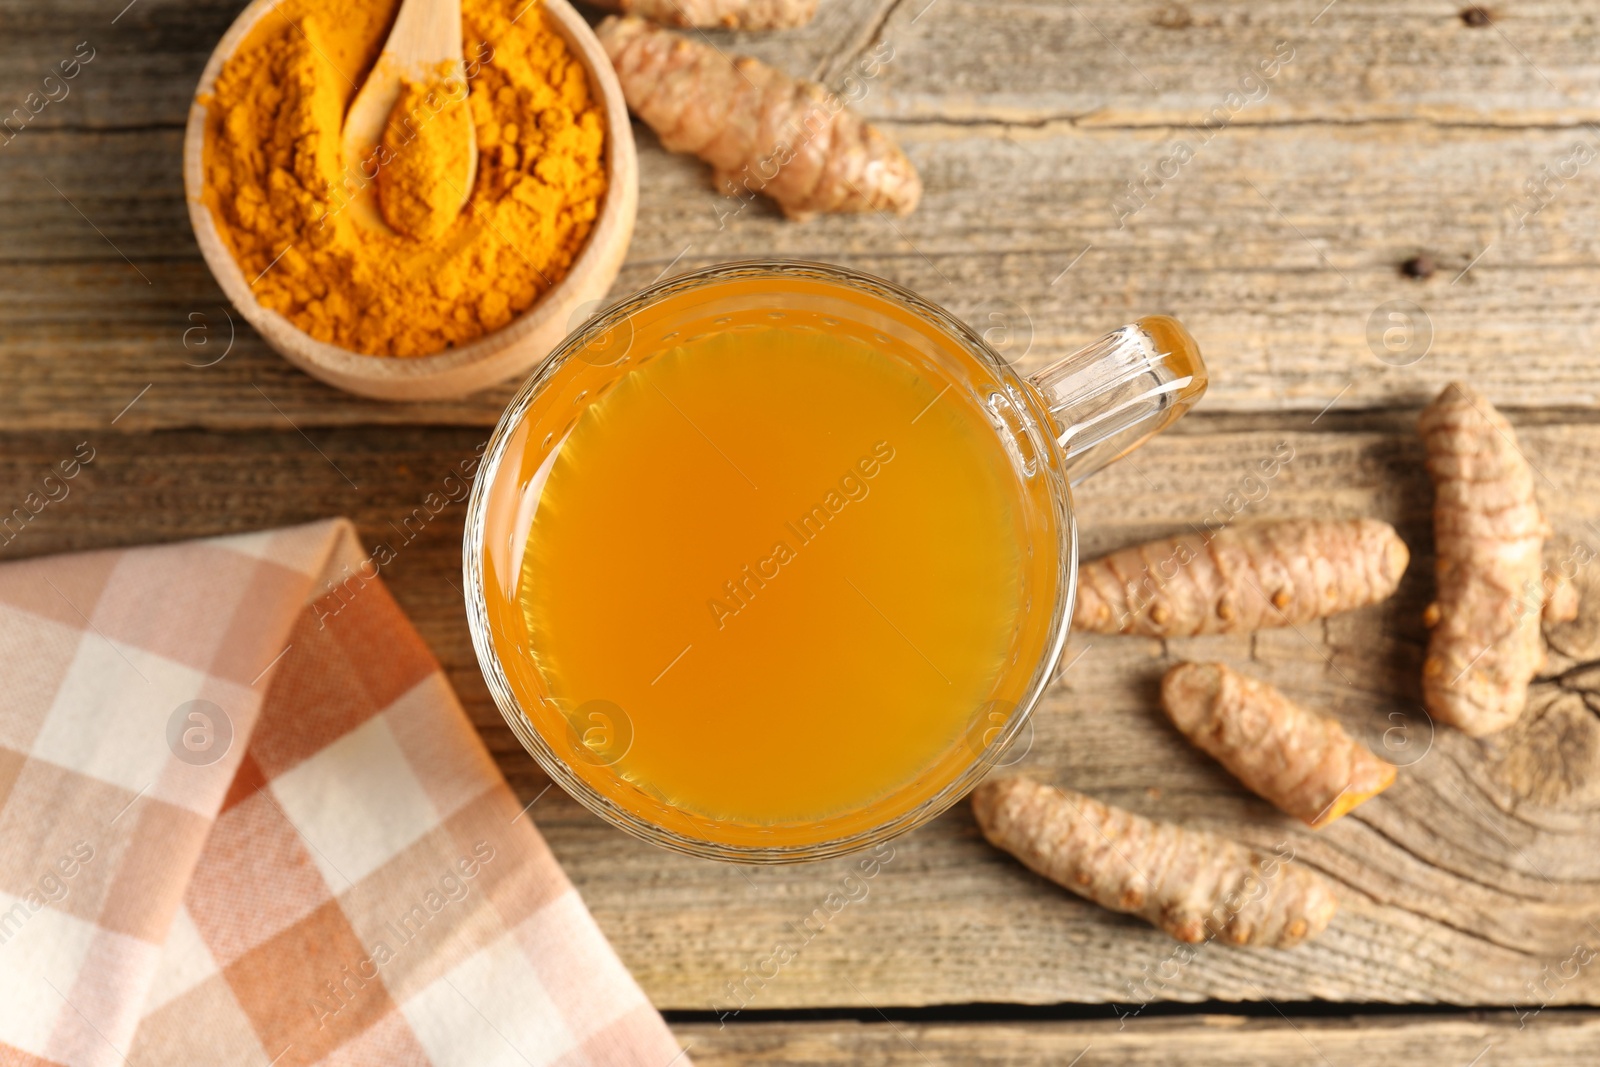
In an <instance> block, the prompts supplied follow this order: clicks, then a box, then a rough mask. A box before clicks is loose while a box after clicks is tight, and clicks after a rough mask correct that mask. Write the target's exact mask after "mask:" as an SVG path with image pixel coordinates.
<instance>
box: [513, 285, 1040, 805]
mask: <svg viewBox="0 0 1600 1067" xmlns="http://www.w3.org/2000/svg"><path fill="white" fill-rule="evenodd" d="M774 317H778V316H774ZM556 448H557V451H556V453H555V456H554V459H553V462H552V463H551V465H550V467H549V471H548V478H547V480H546V481H545V483H544V485H543V487H542V489H541V490H539V491H538V496H537V506H536V509H535V510H534V513H533V518H532V524H531V527H529V534H528V539H527V542H526V549H525V551H524V553H523V555H522V568H521V572H520V579H519V582H518V586H517V599H518V601H519V604H520V608H521V613H522V618H523V620H524V621H525V623H526V627H527V641H528V645H527V652H528V653H529V654H530V655H531V656H532V658H533V660H534V663H535V665H536V667H537V671H538V673H539V675H540V676H541V677H542V680H543V684H544V688H545V690H546V692H547V693H548V695H549V697H551V698H553V700H554V702H555V703H556V705H558V706H559V707H560V708H561V709H562V713H563V714H564V715H566V717H567V719H568V721H569V722H570V723H572V724H573V725H574V726H575V728H576V731H577V733H578V734H579V735H580V736H582V738H583V741H584V742H586V743H588V744H589V745H590V746H591V747H593V748H595V749H596V751H597V753H599V754H601V755H603V757H604V760H603V761H604V763H605V765H606V766H607V767H608V768H609V773H611V774H613V775H616V776H618V777H620V778H621V779H622V780H623V781H625V782H626V783H628V784H629V786H630V787H631V788H633V789H636V790H638V791H640V792H641V793H643V794H645V795H647V796H649V797H651V798H654V799H656V800H658V801H660V802H663V803H665V804H666V805H669V806H671V807H674V808H677V809H679V810H683V811H687V812H692V813H695V814H696V815H698V816H702V817H704V818H707V819H711V820H717V821H723V822H735V823H741V824H746V825H757V826H761V825H765V826H778V825H782V824H786V823H787V824H794V823H804V822H807V821H814V820H819V819H826V818H830V817H835V816H838V815H840V814H841V813H848V812H853V811H858V810H861V809H864V808H867V807H869V806H870V805H872V804H873V803H874V802H876V801H878V800H880V799H882V798H884V797H886V796H889V795H891V794H894V793H895V792H896V791H898V790H901V789H903V788H904V787H905V786H906V785H907V783H910V782H912V781H913V780H915V779H918V778H919V777H923V778H925V777H926V776H927V775H928V774H929V773H930V768H934V767H946V768H953V769H951V770H950V771H949V774H948V777H954V774H956V773H959V769H960V767H961V766H964V765H966V764H970V763H971V761H972V759H974V758H975V757H976V755H977V751H970V752H969V753H968V754H966V755H964V756H963V746H965V747H966V748H967V749H970V748H971V745H972V741H971V738H972V736H973V731H972V728H973V725H974V723H975V721H977V720H978V716H980V714H983V713H984V705H985V702H986V701H987V700H989V699H990V698H991V697H992V696H993V695H994V693H995V689H996V685H997V682H998V681H999V680H1000V679H1001V678H1002V677H1003V676H1004V675H1005V674H1006V672H1007V670H1008V669H1009V668H1010V666H1011V664H1010V662H1009V660H1010V656H1011V654H1012V646H1013V641H1014V639H1015V635H1016V633H1017V630H1018V627H1019V622H1018V618H1019V613H1020V611H1021V604H1022V599H1023V596H1024V590H1025V589H1026V588H1027V579H1026V577H1025V575H1024V573H1023V571H1024V562H1023V560H1022V558H1021V557H1022V554H1023V552H1024V549H1025V545H1026V543H1027V541H1026V539H1027V533H1026V530H1025V529H1024V524H1023V519H1022V516H1021V514H1020V512H1021V510H1022V507H1023V505H1022V504H1020V503H1019V502H1018V501H1019V499H1020V498H1019V495H1018V493H1017V490H1016V488H1015V485H1016V479H1017V475H1016V473H1015V471H1014V469H1013V465H1012V462H1011V460H1010V459H1009V458H1008V456H1007V454H1006V452H1005V450H1004V448H1003V446H1002V444H1001V441H1000V439H999V438H998V437H997V436H996V434H995V431H994V430H993V429H992V428H991V427H990V425H989V424H988V422H987V421H986V415H985V413H984V412H983V411H982V410H981V409H980V408H978V407H977V406H976V404H974V402H973V399H972V396H971V391H970V389H967V388H964V387H962V386H960V385H959V384H955V383H953V382H952V381H951V380H948V379H945V378H941V377H939V376H937V375H936V374H935V373H934V372H932V371H930V370H929V369H927V368H926V367H913V366H912V365H911V364H910V363H909V362H907V361H904V360H902V359H899V358H896V357H894V356H891V355H889V354H886V353H885V352H882V351H879V350H878V349H876V348H874V347H873V346H871V344H870V343H864V342H862V341H861V340H858V339H856V338H853V337H847V336H843V335H837V336H835V335H829V334H828V333H826V332H822V331H819V330H815V329H810V330H806V329H795V328H782V329H779V328H771V327H767V326H762V325H752V324H749V323H746V324H744V325H742V326H741V327H740V328H738V329H727V330H721V331H715V332H711V333H708V334H705V335H703V336H701V337H700V338H698V339H692V340H691V341H690V342H687V343H680V344H679V345H678V346H677V347H675V348H670V349H666V350H665V351H663V352H661V353H660V354H659V355H657V356H656V357H655V358H653V359H649V360H647V361H643V362H642V365H637V366H635V369H633V370H632V371H631V372H629V373H628V374H626V375H625V376H624V377H622V378H621V379H620V380H619V381H617V382H616V384H615V385H614V386H613V387H612V388H611V389H610V391H609V392H607V393H606V394H605V395H604V397H603V398H602V399H600V400H599V401H597V402H593V403H591V404H590V405H589V406H588V407H587V408H586V409H585V410H584V413H583V414H582V415H581V416H580V417H579V418H578V419H577V421H576V423H575V424H573V426H572V428H571V430H570V433H569V434H568V436H567V437H566V439H565V441H564V443H561V444H559V445H557V446H556ZM595 709H600V711H601V712H602V714H600V715H596V714H594V711H595ZM596 723H598V724H601V726H600V727H599V728H593V727H592V724H596ZM541 729H544V727H541ZM979 736H981V730H980V731H979ZM553 747H556V748H557V750H558V751H565V749H564V748H563V747H562V746H561V745H560V744H555V745H554V746H553ZM981 747H982V743H981V742H980V743H979V744H978V746H977V748H978V750H981Z"/></svg>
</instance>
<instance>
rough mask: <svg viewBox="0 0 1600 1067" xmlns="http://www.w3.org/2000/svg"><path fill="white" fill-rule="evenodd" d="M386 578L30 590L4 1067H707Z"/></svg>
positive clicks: (169, 579)
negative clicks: (633, 972) (664, 1016)
mask: <svg viewBox="0 0 1600 1067" xmlns="http://www.w3.org/2000/svg"><path fill="white" fill-rule="evenodd" d="M363 563H364V553H363V552H362V551H361V547H360V544H359V542H358V540H357V538H356V535H355V531H354V528H353V527H352V526H351V525H350V524H349V523H348V522H346V521H343V520H339V521H333V522H323V523H317V524H313V525H310V526H301V527H296V528H292V529H287V530H280V531H272V532H266V533H259V534H251V535H247V536H241V537H227V538H219V539H214V540H208V541H196V542H191V543H187V544H181V545H169V546H158V547H149V548H139V549H133V550H119V551H106V552H91V553H87V554H83V555H75V556H59V557H52V558H45V559H38V560H28V561H24V562H19V563H10V564H6V565H4V566H0V671H3V677H4V681H5V684H4V685H0V1065H18V1067H32V1065H36V1064H62V1065H67V1067H80V1065H81V1067H100V1065H110V1064H121V1063H126V1064H132V1065H135V1067H145V1065H152V1067H183V1065H189V1064H195V1065H200V1064H204V1065H208V1067H209V1065H213V1064H239V1065H241V1067H244V1065H253V1067H266V1065H268V1064H271V1065H273V1067H288V1065H290V1064H311V1063H317V1064H352V1065H353V1064H374V1065H380V1064H381V1065H392V1064H436V1065H446V1064H449V1065H456V1064H459V1065H462V1067H469V1065H470V1067H489V1065H499V1064H507V1065H534V1067H543V1065H545V1064H559V1065H562V1067H569V1065H570V1067H577V1065H581V1064H634V1065H641V1067H667V1065H668V1064H669V1063H675V1064H683V1063H686V1062H687V1061H686V1059H685V1058H684V1057H683V1056H682V1055H681V1053H680V1052H679V1049H678V1046H677V1044H676V1042H675V1041H674V1040H673V1038H672V1036H671V1034H670V1033H669V1032H668V1030H667V1028H666V1026H665V1024H664V1023H663V1022H662V1020H661V1017H660V1016H659V1015H658V1014H656V1012H655V1010H654V1009H653V1008H652V1007H651V1006H650V1004H649V1002H648V1001H647V1000H646V999H645V996H644V994H643V993H642V992H641V991H640V989H639V987H638V986H637V985H636V984H635V983H634V981H633V979H632V978H631V977H630V976H629V975H628V973H627V971H626V970H625V969H624V968H623V967H622V964H621V963H620V962H619V961H618V960H617V958H616V956H615V955H614V954H613V953H612V951H611V948H610V946H609V945H608V944H607V943H606V942H605V939H604V938H603V936H602V935H601V933H600V931H599V929H598V928H597V927H596V926H595V924H594V921H593V919H592V918H591V917H590V916H589V913H588V911H587V910H586V909H585V908H584V906H583V904H582V902H581V901H580V900H579V899H578V897H577V895H576V893H575V892H574V890H573V888H572V886H571V884H570V883H568V881H567V879H566V877H565V876H564V875H563V874H562V872H561V869H560V868H559V866H557V864H556V861H555V859H554V857H553V856H552V855H551V853H550V851H549V850H548V849H547V848H546V847H545V844H544V841H543V840H542V839H541V838H540V836H539V834H538V832H537V831H536V830H535V829H534V827H533V823H532V820H531V819H530V818H529V817H528V816H527V815H526V814H525V813H524V812H523V811H522V809H521V806H520V805H519V804H518V803H517V800H516V798H515V797H514V796H513V794H512V793H511V791H510V790H509V789H508V788H507V787H506V784H505V782H504V780H503V779H502V778H501V777H500V774H499V772H498V770H497V769H496V768H495V765H494V763H493V762H492V761H491V760H490V758H489V755H488V753H487V752H486V751H485V749H484V748H483V745H482V743H481V742H480V741H479V739H478V736H477V734H476V733H475V732H474V731H473V729H472V727H471V725H470V724H469V723H468V721H467V719H466V716H465V714H464V713H463V712H462V710H461V707H460V705H459V704H458V703H457V701H456V698H455V695H454V693H452V692H451V690H450V687H449V685H448V684H447V683H446V682H445V680H444V678H443V676H442V675H441V673H440V670H439V666H438V664H437V663H436V662H435V661H434V660H433V657H432V656H431V655H430V654H429V653H428V650H427V649H426V648H425V647H424V646H423V644H422V642H421V640H420V639H419V638H418V636H417V634H416V632H415V631H414V630H413V629H412V628H411V626H410V624H409V623H408V622H407V621H406V619H405V617H404V616H403V615H402V614H401V613H400V611H399V609H398V608H397V607H396V605H395V603H394V601H393V600H392V599H391V598H390V597H389V594H388V592H387V591H386V590H385V589H384V587H383V585H382V583H381V582H380V581H378V580H377V579H376V577H375V576H374V577H371V578H367V577H365V576H366V575H372V574H374V571H373V569H372V567H371V565H370V563H367V564H365V565H363Z"/></svg>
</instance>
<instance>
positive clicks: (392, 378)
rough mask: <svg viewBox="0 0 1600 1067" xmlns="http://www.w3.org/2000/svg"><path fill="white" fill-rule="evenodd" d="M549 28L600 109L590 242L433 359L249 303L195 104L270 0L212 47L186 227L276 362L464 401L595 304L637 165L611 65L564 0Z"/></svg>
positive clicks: (551, 0)
mask: <svg viewBox="0 0 1600 1067" xmlns="http://www.w3.org/2000/svg"><path fill="white" fill-rule="evenodd" d="M541 2H542V3H543V5H544V9H545V10H546V11H547V12H549V13H550V16H551V21H552V22H553V23H554V24H555V26H556V28H557V30H558V31H559V32H560V33H561V35H562V36H563V37H565V38H566V40H567V43H568V45H570V46H571V48H572V51H573V53H574V54H575V55H576V56H577V57H578V60H579V62H581V63H582V64H583V65H584V67H585V68H586V69H587V70H588V72H589V85H590V88H591V91H592V92H594V93H595V94H596V95H597V96H598V97H599V99H600V100H601V102H602V103H603V104H604V107H605V114H606V177H607V181H608V184H607V188H606V195H605V199H604V201H603V202H602V203H601V206H600V213H599V215H598V217H597V218H596V219H595V224H594V228H593V229H591V230H590V232H589V239H588V241H587V242H586V243H585V244H584V247H583V250H582V251H581V252H579V253H578V258H577V259H576V260H575V261H574V262H573V264H572V268H571V270H569V271H568V272H567V274H566V276H565V277H563V278H562V279H561V281H559V282H558V283H556V285H555V287H554V288H552V289H550V290H549V291H548V292H546V293H545V294H544V295H543V296H542V297H540V298H539V300H538V301H537V302H536V303H534V305H533V306H532V307H530V308H528V309H527V310H526V311H524V312H523V313H522V314H520V315H518V316H517V317H516V318H514V319H512V320H511V321H510V322H509V323H507V324H506V325H505V326H502V327H501V328H500V329H498V330H495V331H493V332H492V333H487V334H484V335H483V336H482V337H480V338H478V339H477V340H475V341H472V342H470V343H468V344H464V345H462V346H460V347H459V348H450V349H446V350H445V351H443V352H440V353H438V354H437V355H432V356H370V355H366V354H364V353H360V352H352V351H351V350H349V349H347V348H340V347H339V346H338V345H332V344H328V343H327V342H325V341H318V340H316V339H315V338H313V337H312V336H311V335H310V334H308V333H306V332H305V331H304V330H302V329H300V328H299V327H298V326H296V325H294V323H292V322H290V321H289V320H288V319H287V318H285V317H284V316H283V315H281V314H279V313H278V312H276V311H272V310H270V309H268V308H264V307H262V306H261V305H260V304H259V303H257V302H256V298H255V294H254V293H253V292H252V291H251V289H250V283H249V282H248V281H246V279H245V277H244V273H243V271H241V270H240V269H239V264H238V262H237V261H235V260H234V258H233V253H232V252H230V251H229V250H228V246H227V245H226V244H224V243H223V241H222V238H221V236H220V235H219V234H218V233H217V226H216V221H215V220H214V219H213V218H212V217H211V209H210V208H208V207H207V206H206V204H205V201H204V200H203V198H202V190H203V188H204V179H205V167H204V149H205V136H206V108H205V105H204V104H202V103H201V102H200V100H201V97H203V96H205V95H207V94H209V93H210V92H211V90H212V87H213V86H214V85H215V84H216V80H217V75H218V74H220V73H221V71H222V65H223V64H224V63H225V62H227V60H228V57H229V56H231V55H232V54H233V51H234V49H236V48H237V47H238V46H239V44H240V42H242V41H243V40H244V39H245V37H246V36H247V35H248V34H249V33H250V31H251V30H252V29H253V28H254V27H255V24H256V22H257V20H259V19H260V18H262V17H263V16H264V15H266V14H267V13H268V12H270V11H271V10H272V9H273V7H274V6H275V4H276V3H277V0H254V2H253V3H251V4H250V6H249V7H247V8H245V9H244V11H242V12H241V13H240V14H239V17H238V18H237V19H235V20H234V23H233V25H232V26H230V27H229V28H228V32H227V33H226V34H224V35H223V37H222V40H221V41H220V42H218V44H217V47H216V50H215V51H214V52H212V53H211V59H210V60H209V61H208V62H207V63H206V69H205V72H204V73H202V74H201V75H200V85H199V87H198V88H197V89H196V90H195V99H194V103H193V104H191V105H190V108H189V124H188V127H187V129H185V131H184V135H183V186H184V192H185V193H186V195H187V197H188V200H189V221H190V222H191V223H192V224H193V225H194V235H195V239H196V240H197V241H198V242H199V243H200V252H201V254H203V255H204V256H205V260H206V264H207V265H208V266H209V267H210V268H211V273H212V274H213V275H215V276H216V279H217V283H218V284H219V285H221V286H222V291H223V292H224V293H226V294H228V299H229V300H231V301H233V305H234V307H236V308H238V309H239V312H240V314H242V315H243V316H244V317H245V319H246V320H248V321H249V323H250V325H252V326H254V327H255V328H256V330H257V331H258V332H259V333H260V334H261V336H262V337H264V338H266V341H267V343H268V344H269V345H271V346H272V347H273V348H275V349H277V350H278V351H279V352H280V353H282V355H283V357H284V358H285V359H287V360H288V361H289V362H290V363H293V364H294V365H295V366H297V367H299V368H300V369H301V370H303V371H305V372H306V373H307V374H310V375H311V376H312V377H315V378H320V379H322V380H323V381H325V382H327V383H329V384H330V385H336V386H338V387H339V388H340V389H344V390H347V391H349V392H352V393H357V394H359V395H361V396H369V397H376V398H378V399H380V400H435V399H444V398H447V397H456V396H461V395H462V394H464V393H470V392H473V391H475V390H478V389H482V388H485V387H486V386H490V385H493V384H495V383H496V382H500V381H504V380H505V379H507V378H511V377H514V376H518V375H522V374H526V373H527V372H528V371H529V370H530V369H531V368H532V367H533V366H534V365H535V364H536V363H538V362H539V361H540V360H541V359H543V358H544V357H545V356H547V355H549V354H550V350H551V349H553V348H554V347H555V346H556V345H557V344H558V343H559V342H560V341H561V339H562V338H563V337H565V336H566V335H567V332H568V326H569V322H570V320H571V318H572V316H573V313H574V312H575V311H576V310H577V309H578V308H580V307H582V306H583V305H584V304H587V303H590V302H592V301H596V300H599V299H600V298H601V297H603V296H604V295H605V294H606V291H607V290H608V289H610V288H611V283H612V282H613V281H615V280H616V277H617V271H618V269H619V268H620V267H621V266H622V259H623V257H624V256H625V255H626V254H627V251H628V241H629V239H630V238H632V236H633V219H634V214H635V212H636V211H637V209H638V204H639V163H638V157H637V156H636V154H635V151H634V145H633V129H632V127H631V126H630V125H629V122H628V108H627V105H626V104H625V103H624V102H623V99H622V86H620V85H619V84H617V75H616V72H615V71H613V70H612V69H611V61H610V60H609V59H607V58H606V54H605V51H604V50H603V49H602V48H601V47H600V42H599V41H598V40H597V39H596V38H595V35H594V31H593V30H591V29H589V26H588V24H587V23H585V22H584V21H583V19H582V18H581V17H579V15H578V13H577V12H576V11H574V10H573V9H572V6H571V5H570V4H569V3H567V0H541Z"/></svg>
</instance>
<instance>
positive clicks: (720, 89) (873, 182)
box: [597, 16, 922, 220]
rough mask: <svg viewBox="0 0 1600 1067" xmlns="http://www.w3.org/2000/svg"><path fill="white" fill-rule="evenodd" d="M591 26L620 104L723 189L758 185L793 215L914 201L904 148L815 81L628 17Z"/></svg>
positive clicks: (904, 206)
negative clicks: (613, 71) (694, 159)
mask: <svg viewBox="0 0 1600 1067" xmlns="http://www.w3.org/2000/svg"><path fill="white" fill-rule="evenodd" d="M597 32H598V34H599V36H600V42H601V44H603V45H604V46H605V49H606V53H607V54H608V55H609V56H610V57H611V62H612V64H613V65H614V66H615V67H616V68H617V77H618V78H619V79H620V80H621V82H622V93H623V96H625V97H626V98H627V101H628V107H629V108H630V109H631V110H632V111H633V113H634V114H635V115H637V116H639V118H641V119H643V120H644V121H645V123H646V124H648V125H649V126H650V128H651V129H653V130H655V131H656V133H657V134H658V135H659V136H660V137H661V143H662V145H664V146H665V147H666V148H667V149H668V150H669V151H673V152H691V153H693V154H694V155H697V156H699V157H700V158H701V159H703V160H705V161H706V162H707V163H710V164H711V166H712V168H713V170H714V171H715V174H716V179H717V184H718V185H719V186H720V187H721V188H722V189H723V191H724V192H727V193H728V194H729V195H737V196H743V195H746V192H749V193H757V192H759V193H765V194H766V195H767V196H769V197H771V198H772V199H773V200H775V201H776V202H777V204H778V206H779V207H780V208H782V209H783V213H784V214H785V215H787V216H789V217H790V218H791V219H797V220H803V219H806V218H809V217H810V216H812V215H814V214H816V213H817V212H823V211H828V212H856V211H892V212H894V213H895V214H898V215H905V214H908V213H910V211H911V210H912V209H913V208H915V207H916V206H917V201H918V199H919V198H920V197H921V196H922V180H921V179H920V178H918V177H917V171H916V168H915V167H913V166H912V165H911V161H910V160H909V159H907V158H906V155H905V153H904V152H902V151H900V148H899V146H897V145H896V144H895V143H894V142H893V141H891V140H890V139H889V138H888V137H887V136H886V135H885V134H883V133H882V132H881V131H879V130H877V129H875V128H874V127H872V126H869V125H868V124H867V122H866V120H865V119H863V118H861V116H860V115H857V114H856V113H855V112H854V111H851V110H850V109H849V108H847V107H844V106H843V105H842V103H841V102H840V101H839V99H838V98H837V97H835V96H832V95H831V94H829V93H828V92H827V90H825V89H824V88H823V87H822V86H820V85H818V84H816V83H815V82H809V81H803V80H799V79H795V78H791V77H789V75H787V74H784V73H783V72H782V71H779V70H775V69H774V68H772V67H769V66H767V65H766V64H765V63H761V62H759V61H757V60H754V59H750V58H748V57H741V58H739V59H733V60H730V59H728V58H727V57H726V56H724V55H723V54H722V53H721V52H719V51H718V50H717V49H715V48H713V47H712V46H711V45H708V44H702V43H700V42H699V41H693V40H690V39H689V38H687V37H682V36H679V35H678V34H675V33H673V32H671V31H670V30H663V29H660V28H658V27H656V26H652V25H651V24H650V23H648V22H646V21H644V20H643V19H640V18H635V17H633V16H624V17H621V18H619V17H616V16H612V17H610V18H608V19H606V20H605V21H604V22H602V23H601V24H600V27H599V29H598V31H597Z"/></svg>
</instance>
